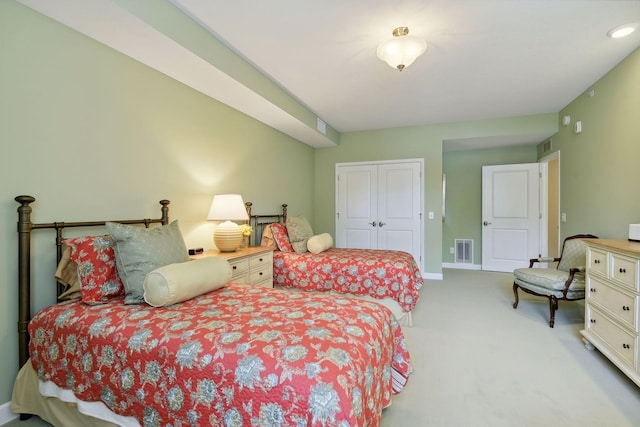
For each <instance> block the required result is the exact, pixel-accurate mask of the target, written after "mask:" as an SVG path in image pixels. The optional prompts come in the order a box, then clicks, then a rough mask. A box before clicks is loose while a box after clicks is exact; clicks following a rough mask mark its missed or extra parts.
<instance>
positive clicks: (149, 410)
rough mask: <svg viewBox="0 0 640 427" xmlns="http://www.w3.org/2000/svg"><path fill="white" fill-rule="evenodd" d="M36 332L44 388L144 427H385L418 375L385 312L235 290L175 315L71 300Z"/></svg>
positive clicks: (44, 317)
mask: <svg viewBox="0 0 640 427" xmlns="http://www.w3.org/2000/svg"><path fill="white" fill-rule="evenodd" d="M29 333H30V335H31V342H30V351H31V363H32V364H33V367H34V368H35V370H36V372H37V373H38V376H39V378H40V379H41V380H42V381H53V382H54V383H55V384H56V385H58V386H59V387H61V388H65V389H70V390H72V391H73V392H74V394H75V395H76V397H78V398H79V399H82V400H85V401H102V402H104V403H105V404H106V405H107V406H108V407H109V408H110V409H111V410H112V411H114V412H116V413H118V414H121V415H125V416H133V417H135V418H137V419H138V420H139V421H140V424H141V425H144V426H168V425H171V426H174V427H178V426H187V425H212V426H222V425H224V426H255V425H260V426H378V425H379V424H380V417H381V411H382V409H383V408H384V407H386V406H387V405H389V404H390V402H391V395H392V394H393V393H395V392H399V391H400V390H401V389H402V386H403V385H404V383H405V382H406V379H407V377H408V376H409V374H410V373H411V364H410V359H409V353H408V351H407V348H406V346H405V341H404V337H403V335H402V331H401V329H400V326H399V325H398V323H397V322H396V321H395V319H394V318H393V316H392V315H391V313H390V312H389V311H388V310H387V309H386V308H384V307H381V306H380V305H378V304H375V303H366V302H361V301H358V302H356V301H355V300H353V299H351V298H348V297H345V298H336V297H327V296H325V295H323V294H306V293H297V292H286V291H282V290H278V289H265V288H261V287H251V286H243V285H236V284H229V285H228V286H227V287H226V288H223V289H220V290H218V291H214V292H211V293H208V294H205V295H202V296H200V297H197V298H194V299H192V300H189V301H185V302H184V303H181V304H176V305H174V306H170V307H166V308H153V307H150V306H148V305H146V304H142V305H124V304H123V298H122V297H118V298H116V299H114V300H112V302H109V303H107V304H104V305H96V306H89V305H86V304H83V303H81V302H70V303H61V304H57V305H54V306H51V307H47V308H45V309H44V310H42V311H41V312H39V313H38V314H37V315H36V316H35V317H34V318H33V320H32V321H31V322H30V324H29Z"/></svg>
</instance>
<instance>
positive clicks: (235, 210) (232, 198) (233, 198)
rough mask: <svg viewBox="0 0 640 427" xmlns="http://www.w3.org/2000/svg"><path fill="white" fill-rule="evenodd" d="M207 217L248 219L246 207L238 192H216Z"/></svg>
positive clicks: (225, 219) (220, 219)
mask: <svg viewBox="0 0 640 427" xmlns="http://www.w3.org/2000/svg"><path fill="white" fill-rule="evenodd" d="M207 219H209V220H213V221H227V220H229V221H248V220H249V215H247V208H246V207H245V205H244V201H243V200H242V196H241V195H240V194H216V195H215V196H213V202H211V209H209V215H207Z"/></svg>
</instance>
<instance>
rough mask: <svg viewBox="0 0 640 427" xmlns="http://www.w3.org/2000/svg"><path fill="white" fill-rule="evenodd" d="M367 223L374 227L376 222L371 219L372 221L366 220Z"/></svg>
mask: <svg viewBox="0 0 640 427" xmlns="http://www.w3.org/2000/svg"><path fill="white" fill-rule="evenodd" d="M367 224H369V225H370V226H372V227H375V226H376V222H375V221H373V222H368V223H367Z"/></svg>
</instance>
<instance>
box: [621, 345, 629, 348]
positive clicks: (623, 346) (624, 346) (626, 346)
mask: <svg viewBox="0 0 640 427" xmlns="http://www.w3.org/2000/svg"><path fill="white" fill-rule="evenodd" d="M622 348H631V346H630V345H629V344H622Z"/></svg>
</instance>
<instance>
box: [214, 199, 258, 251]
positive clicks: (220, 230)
mask: <svg viewBox="0 0 640 427" xmlns="http://www.w3.org/2000/svg"><path fill="white" fill-rule="evenodd" d="M207 219H209V220H212V221H224V222H223V223H222V224H220V225H218V226H217V227H216V229H215V231H214V233H213V243H214V244H215V245H216V247H217V248H218V250H219V251H221V252H234V251H236V250H237V249H238V248H239V247H240V245H241V244H242V230H241V229H240V227H238V224H236V223H234V222H231V221H248V220H249V215H248V214H247V209H246V207H245V205H244V201H243V200H242V196H241V195H240V194H216V195H215V196H214V197H213V202H211V209H210V210H209V215H207Z"/></svg>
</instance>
